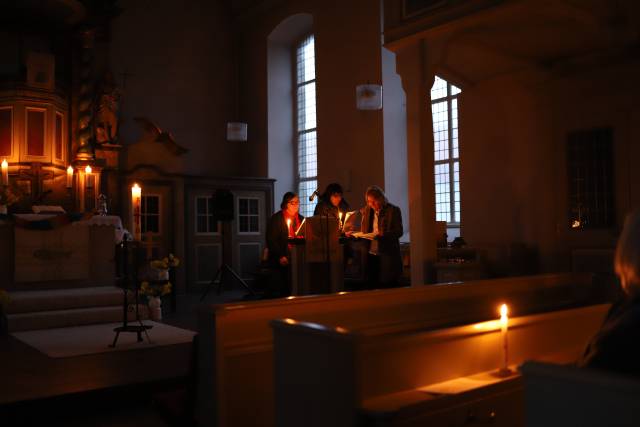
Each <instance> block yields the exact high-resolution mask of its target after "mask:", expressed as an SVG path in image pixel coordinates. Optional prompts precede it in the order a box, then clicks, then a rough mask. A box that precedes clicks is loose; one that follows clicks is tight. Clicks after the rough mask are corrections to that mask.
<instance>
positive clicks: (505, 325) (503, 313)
mask: <svg viewBox="0 0 640 427" xmlns="http://www.w3.org/2000/svg"><path fill="white" fill-rule="evenodd" d="M500 329H501V331H502V349H503V353H504V360H503V365H502V368H500V374H502V375H509V374H511V370H510V369H509V341H508V339H507V334H508V332H509V308H508V307H507V304H502V305H501V306H500Z"/></svg>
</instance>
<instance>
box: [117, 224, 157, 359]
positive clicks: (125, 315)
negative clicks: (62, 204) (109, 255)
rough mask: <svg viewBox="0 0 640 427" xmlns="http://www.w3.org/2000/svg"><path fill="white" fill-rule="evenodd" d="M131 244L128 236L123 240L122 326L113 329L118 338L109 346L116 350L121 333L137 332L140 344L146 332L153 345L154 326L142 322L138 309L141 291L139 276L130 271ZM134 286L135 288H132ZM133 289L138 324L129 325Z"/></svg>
mask: <svg viewBox="0 0 640 427" xmlns="http://www.w3.org/2000/svg"><path fill="white" fill-rule="evenodd" d="M129 250H130V249H129V244H128V242H127V239H126V236H125V238H124V239H123V240H122V244H121V252H122V253H121V256H122V259H123V263H122V270H121V272H122V280H123V283H122V284H123V286H122V291H123V294H124V297H123V300H122V326H118V327H117V328H114V329H113V332H115V333H116V336H115V337H114V339H113V343H112V344H110V345H109V347H111V348H114V347H115V346H116V344H117V343H118V338H119V337H120V333H121V332H135V333H136V334H137V337H138V339H137V341H138V342H142V341H143V339H142V333H143V332H144V334H145V336H146V337H147V341H149V343H151V338H150V337H149V333H148V332H147V330H148V329H151V328H153V326H151V325H145V324H143V323H142V320H141V319H140V311H139V309H138V297H139V292H138V291H139V289H138V283H137V277H136V276H137V275H136V274H135V273H133V277H131V276H132V273H131V272H130V271H129ZM133 258H134V260H135V259H137V257H136V256H135V254H134V256H133ZM136 265H137V263H135V262H134V269H135V266H136ZM132 284H133V286H131V285H132ZM131 287H133V294H134V300H133V304H134V305H135V309H134V311H135V322H137V324H129V310H130V307H129V305H130V304H129V299H128V292H129V290H130V289H131Z"/></svg>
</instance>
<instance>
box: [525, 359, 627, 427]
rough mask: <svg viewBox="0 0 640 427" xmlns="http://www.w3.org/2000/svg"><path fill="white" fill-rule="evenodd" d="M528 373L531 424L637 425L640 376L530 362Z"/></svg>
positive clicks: (527, 409)
mask: <svg viewBox="0 0 640 427" xmlns="http://www.w3.org/2000/svg"><path fill="white" fill-rule="evenodd" d="M522 374H523V377H524V395H525V414H526V426H527V427H543V426H544V427H560V426H562V427H565V426H581V427H595V426H598V427H600V426H616V427H631V426H637V425H638V423H639V422H640V405H638V402H639V401H640V379H639V378H628V377H623V376H620V375H617V374H612V373H607V372H599V371H595V370H589V369H580V368H576V367H573V366H559V365H553V364H547V363H537V362H527V363H525V364H524V365H523V366H522Z"/></svg>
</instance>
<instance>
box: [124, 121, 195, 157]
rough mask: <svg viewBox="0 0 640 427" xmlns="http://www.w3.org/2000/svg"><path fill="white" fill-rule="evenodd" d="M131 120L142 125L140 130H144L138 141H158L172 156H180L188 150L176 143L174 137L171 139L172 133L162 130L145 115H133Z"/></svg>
mask: <svg viewBox="0 0 640 427" xmlns="http://www.w3.org/2000/svg"><path fill="white" fill-rule="evenodd" d="M133 120H134V121H135V122H136V123H138V124H139V125H140V126H142V130H143V132H144V134H143V136H142V139H141V140H140V141H139V142H142V141H151V142H155V143H159V144H161V145H162V146H163V147H165V148H166V149H167V150H169V152H170V153H171V154H173V155H174V156H182V155H183V154H186V153H187V152H189V149H188V148H184V147H183V146H181V145H180V144H178V143H177V142H176V141H175V139H173V135H171V133H170V132H165V131H163V130H162V129H160V128H159V127H158V126H157V125H156V124H155V123H153V122H152V121H151V120H149V119H147V118H146V117H134V118H133Z"/></svg>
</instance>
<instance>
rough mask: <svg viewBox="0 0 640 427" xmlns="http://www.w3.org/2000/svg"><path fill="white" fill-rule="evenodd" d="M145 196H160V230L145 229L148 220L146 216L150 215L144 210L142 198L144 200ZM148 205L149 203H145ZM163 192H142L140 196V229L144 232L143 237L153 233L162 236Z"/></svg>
mask: <svg viewBox="0 0 640 427" xmlns="http://www.w3.org/2000/svg"><path fill="white" fill-rule="evenodd" d="M145 197H157V198H158V215H157V216H158V231H157V232H155V231H148V230H147V231H144V230H143V228H145V227H146V222H145V218H146V217H148V216H149V214H147V213H146V212H145V211H144V210H143V207H142V206H143V205H142V200H144V198H145ZM146 206H148V204H147V203H145V207H146ZM162 221H163V219H162V194H158V193H148V194H144V193H143V194H142V195H141V196H140V230H141V233H142V237H143V238H144V236H146V235H147V234H149V235H151V236H161V235H162Z"/></svg>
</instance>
